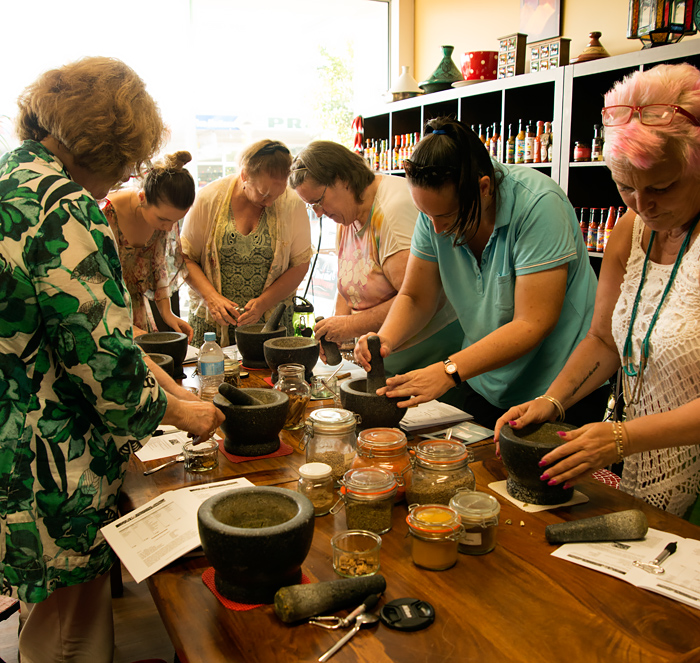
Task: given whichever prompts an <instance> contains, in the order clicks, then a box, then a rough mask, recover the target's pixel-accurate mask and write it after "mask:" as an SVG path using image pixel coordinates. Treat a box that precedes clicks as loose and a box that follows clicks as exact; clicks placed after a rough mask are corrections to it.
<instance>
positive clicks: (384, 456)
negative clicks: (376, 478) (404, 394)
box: [352, 428, 413, 502]
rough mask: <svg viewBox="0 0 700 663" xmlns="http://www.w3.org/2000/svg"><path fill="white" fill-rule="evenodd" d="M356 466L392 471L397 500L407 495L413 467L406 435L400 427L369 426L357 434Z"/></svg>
mask: <svg viewBox="0 0 700 663" xmlns="http://www.w3.org/2000/svg"><path fill="white" fill-rule="evenodd" d="M352 466H353V468H355V467H380V468H382V469H383V470H387V471H389V472H392V473H393V475H394V477H395V478H396V483H397V486H398V490H397V491H396V498H395V499H396V501H397V502H400V501H401V500H402V499H404V497H405V495H406V483H407V482H410V480H411V474H412V473H413V468H412V467H411V457H410V456H409V454H408V447H407V441H406V436H405V435H404V433H403V432H402V431H400V430H399V429H398V428H367V429H366V430H363V431H360V433H359V434H358V436H357V458H355V460H354V461H353V463H352Z"/></svg>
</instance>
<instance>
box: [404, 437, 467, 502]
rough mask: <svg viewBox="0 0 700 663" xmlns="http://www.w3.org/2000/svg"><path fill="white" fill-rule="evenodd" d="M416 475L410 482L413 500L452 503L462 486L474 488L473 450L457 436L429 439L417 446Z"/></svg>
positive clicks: (408, 496) (409, 499)
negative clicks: (447, 438)
mask: <svg viewBox="0 0 700 663" xmlns="http://www.w3.org/2000/svg"><path fill="white" fill-rule="evenodd" d="M415 453H416V457H415V465H414V467H413V475H412V477H411V480H410V482H409V483H407V484H406V501H407V502H408V503H409V504H444V505H446V506H447V505H448V504H449V503H450V499H451V498H452V496H453V495H454V494H455V493H456V492H457V491H459V490H474V485H475V484H476V480H475V479H474V473H473V472H472V471H471V469H470V467H469V461H470V459H471V454H470V452H469V450H468V449H466V448H465V446H464V445H463V444H462V443H461V442H458V441H456V440H427V441H425V442H419V443H418V444H417V445H416V446H415Z"/></svg>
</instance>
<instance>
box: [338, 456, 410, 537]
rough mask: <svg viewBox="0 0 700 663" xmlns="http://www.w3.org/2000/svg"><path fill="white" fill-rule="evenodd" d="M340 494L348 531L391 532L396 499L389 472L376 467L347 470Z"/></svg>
mask: <svg viewBox="0 0 700 663" xmlns="http://www.w3.org/2000/svg"><path fill="white" fill-rule="evenodd" d="M342 484H343V487H342V488H341V489H340V492H341V494H342V496H343V501H344V503H345V520H346V522H347V526H348V529H363V530H367V531H368V532H374V533H375V534H384V533H385V532H388V531H389V530H390V529H391V514H392V511H393V509H394V497H395V495H396V489H397V485H396V479H395V478H394V474H393V472H389V471H387V470H382V469H381V468H379V467H358V468H356V469H351V470H348V471H347V472H346V473H345V476H344V477H343V481H342Z"/></svg>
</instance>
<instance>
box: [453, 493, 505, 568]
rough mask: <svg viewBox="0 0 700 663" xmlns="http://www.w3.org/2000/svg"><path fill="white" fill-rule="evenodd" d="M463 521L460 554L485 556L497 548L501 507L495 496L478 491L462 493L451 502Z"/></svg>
mask: <svg viewBox="0 0 700 663" xmlns="http://www.w3.org/2000/svg"><path fill="white" fill-rule="evenodd" d="M450 507H451V508H453V509H454V510H455V511H456V512H457V513H458V514H459V516H460V518H461V519H462V525H463V526H464V531H463V532H462V534H461V535H460V537H459V552H461V553H465V554H466V555H484V554H485V553H488V552H491V551H492V550H493V549H494V548H495V547H496V527H497V525H498V514H499V513H500V512H501V505H500V504H499V503H498V500H497V499H496V498H495V497H493V495H488V494H487V493H482V492H480V491H478V490H468V491H460V492H458V493H457V494H456V495H454V496H453V497H452V499H451V500H450Z"/></svg>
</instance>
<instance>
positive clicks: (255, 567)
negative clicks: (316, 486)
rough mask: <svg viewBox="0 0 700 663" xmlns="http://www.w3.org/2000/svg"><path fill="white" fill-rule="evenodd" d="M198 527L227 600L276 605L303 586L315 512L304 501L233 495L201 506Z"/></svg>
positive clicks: (275, 492) (269, 494)
mask: <svg viewBox="0 0 700 663" xmlns="http://www.w3.org/2000/svg"><path fill="white" fill-rule="evenodd" d="M268 391H271V390H268ZM197 524H198V526H199V537H200V539H201V542H202V548H203V549H204V554H205V555H206V556H207V559H208V560H209V562H210V563H211V565H212V566H213V567H214V583H215V585H216V589H217V590H218V592H219V593H220V594H222V595H223V596H225V597H226V598H228V599H231V600H232V601H239V602H241V603H272V602H273V601H274V599H275V593H276V592H277V591H278V590H279V589H280V588H281V587H288V586H289V585H295V584H298V583H301V565H302V563H303V562H304V560H305V559H306V556H307V555H308V554H309V549H310V548H311V541H312V539H313V535H314V507H313V504H312V503H311V500H310V499H309V498H308V497H306V496H305V495H301V494H300V493H298V492H296V491H293V490H289V489H287V488H273V487H271V486H254V487H248V488H237V489H235V490H229V491H226V492H223V493H219V494H218V495H213V496H212V497H210V498H209V499H207V500H206V501H205V502H203V503H202V504H201V505H200V507H199V509H198V511H197Z"/></svg>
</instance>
